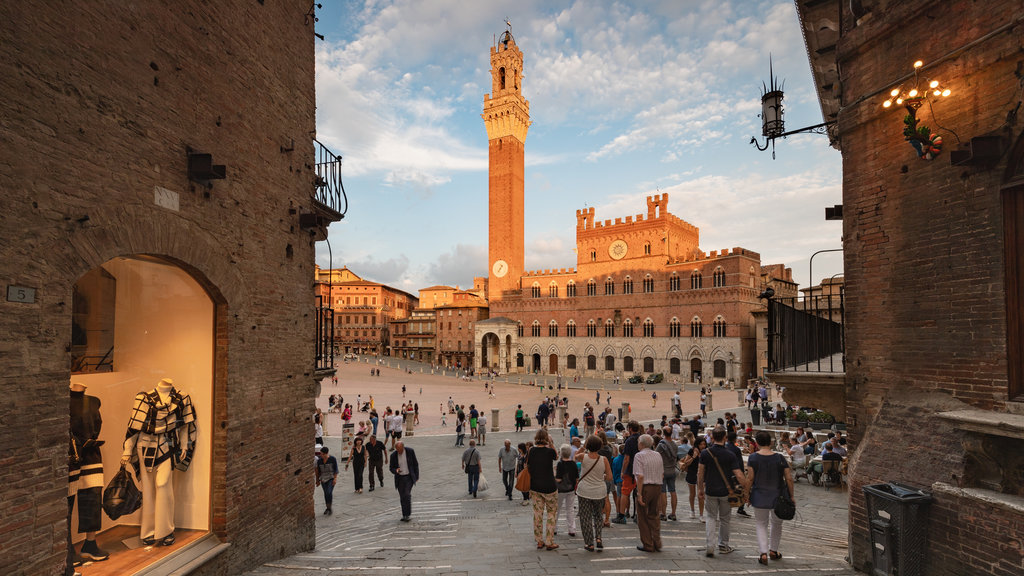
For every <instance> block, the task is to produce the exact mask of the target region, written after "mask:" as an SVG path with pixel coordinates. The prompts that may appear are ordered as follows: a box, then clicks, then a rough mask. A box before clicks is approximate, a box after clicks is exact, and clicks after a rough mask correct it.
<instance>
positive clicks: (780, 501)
mask: <svg viewBox="0 0 1024 576" xmlns="http://www.w3.org/2000/svg"><path fill="white" fill-rule="evenodd" d="M784 462H785V459H784V458H783V457H782V456H781V455H780V456H779V495H778V496H776V497H775V505H774V506H773V507H772V508H773V509H774V511H775V515H776V516H778V518H779V520H792V519H793V518H794V517H795V516H796V503H795V502H793V499H792V498H790V497H789V486H788V485H787V484H786V473H785V472H784V469H783V467H782V464H783V463H784Z"/></svg>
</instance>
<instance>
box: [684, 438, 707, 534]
mask: <svg viewBox="0 0 1024 576" xmlns="http://www.w3.org/2000/svg"><path fill="white" fill-rule="evenodd" d="M707 448H708V441H707V439H706V438H704V436H703V435H701V436H698V437H697V438H695V439H694V440H693V448H690V452H689V453H688V454H687V455H686V457H685V458H683V461H682V462H680V464H679V465H680V466H681V467H683V468H685V469H686V485H687V486H689V488H690V518H696V517H697V515H696V514H695V513H694V509H693V500H694V498H697V502H698V504H699V506H700V519H701V521H702V522H703V521H704V498H702V497H701V498H698V497H697V470H698V469H699V468H700V453H701V452H703V451H704V450H707Z"/></svg>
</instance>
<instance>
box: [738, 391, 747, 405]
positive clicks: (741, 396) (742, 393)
mask: <svg viewBox="0 0 1024 576" xmlns="http://www.w3.org/2000/svg"><path fill="white" fill-rule="evenodd" d="M746 392H747V391H746V390H737V391H736V405H737V406H743V405H744V404H746V403H747V398H746V397H747V394H746Z"/></svg>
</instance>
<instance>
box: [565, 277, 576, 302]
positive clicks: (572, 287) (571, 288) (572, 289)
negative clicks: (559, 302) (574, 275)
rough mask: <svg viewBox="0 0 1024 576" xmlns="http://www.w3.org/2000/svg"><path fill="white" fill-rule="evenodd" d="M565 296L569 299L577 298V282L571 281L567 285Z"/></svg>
mask: <svg viewBox="0 0 1024 576" xmlns="http://www.w3.org/2000/svg"><path fill="white" fill-rule="evenodd" d="M565 295H566V297H567V298H575V297H576V282H574V281H573V280H569V283H568V284H566V285H565Z"/></svg>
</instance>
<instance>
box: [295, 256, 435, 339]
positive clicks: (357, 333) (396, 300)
mask: <svg viewBox="0 0 1024 576" xmlns="http://www.w3.org/2000/svg"><path fill="white" fill-rule="evenodd" d="M315 274H316V287H317V294H318V295H319V296H322V297H324V298H326V300H327V301H329V302H330V306H331V308H332V309H333V310H334V341H335V350H336V352H337V353H341V354H348V353H353V354H376V355H385V354H388V353H389V346H390V345H391V338H390V331H389V322H391V321H392V320H401V319H405V318H408V317H409V316H410V315H411V313H412V311H413V309H415V308H416V306H417V303H418V302H419V299H418V298H417V297H415V296H413V295H412V294H409V293H408V292H405V291H404V290H399V289H398V288H392V287H390V286H387V285H385V284H381V283H379V282H371V281H368V280H363V279H362V278H361V277H359V276H358V275H356V274H355V273H353V272H352V271H351V270H349V269H348V268H347V267H344V268H341V269H334V270H321V269H320V268H319V267H317V269H316V272H315Z"/></svg>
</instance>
